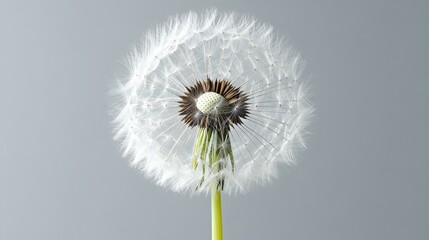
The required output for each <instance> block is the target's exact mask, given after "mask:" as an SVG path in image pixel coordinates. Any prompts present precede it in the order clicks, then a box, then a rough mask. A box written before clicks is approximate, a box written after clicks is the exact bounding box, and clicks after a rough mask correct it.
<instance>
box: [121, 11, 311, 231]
mask: <svg viewBox="0 0 429 240" xmlns="http://www.w3.org/2000/svg"><path fill="white" fill-rule="evenodd" d="M129 60H130V66H131V69H130V77H129V80H127V81H126V82H125V83H121V84H120V87H118V89H117V90H116V92H117V93H118V94H119V95H120V96H121V97H122V103H121V104H119V107H118V109H119V111H118V113H117V117H116V118H115V120H114V124H115V132H116V135H115V137H116V138H117V139H121V140H122V143H123V149H124V151H123V152H124V155H129V156H131V158H132V164H133V165H134V166H136V167H138V168H139V169H141V170H142V171H143V172H144V173H145V174H146V175H148V176H149V177H151V178H152V179H154V180H155V181H156V183H157V184H159V185H162V186H165V187H168V188H170V189H172V190H174V191H189V192H192V193H201V192H210V191H212V196H213V198H212V199H213V201H214V202H219V206H220V191H224V192H228V193H230V192H245V191H248V190H249V189H250V188H251V187H252V186H255V185H262V184H265V183H267V182H269V181H270V180H271V179H272V178H273V177H276V175H277V170H276V169H277V165H278V163H286V164H290V163H292V162H293V153H294V150H295V149H296V147H299V146H304V141H303V139H302V135H303V131H304V128H305V127H306V125H307V124H308V119H309V116H310V115H311V113H312V111H313V108H312V107H311V105H310V104H309V102H308V101H307V100H306V98H305V90H306V89H305V86H304V85H303V84H302V81H301V80H300V75H301V72H302V70H303V63H302V61H301V59H300V57H299V54H298V53H296V52H295V51H294V50H292V49H291V48H290V47H287V46H285V44H284V42H283V41H282V40H281V38H278V37H276V36H275V35H274V34H273V30H272V27H271V26H269V25H266V24H262V23H260V22H259V21H257V20H255V19H253V18H251V17H248V16H238V15H236V14H232V13H231V14H218V13H217V12H216V11H206V12H204V13H202V14H197V13H194V12H190V13H188V14H184V15H181V16H177V17H175V18H171V19H170V20H169V21H168V22H167V23H165V24H164V25H163V26H162V27H159V28H157V29H156V30H154V31H150V32H148V33H147V34H146V36H145V40H144V42H143V44H142V47H141V48H137V49H136V50H135V51H134V52H133V53H132V54H131V56H130V58H129ZM213 206H214V207H215V208H213V209H212V210H213V214H214V216H215V215H216V214H219V213H220V212H219V211H220V208H219V206H217V208H216V205H213ZM216 216H218V215H216ZM216 221H220V219H219V218H217V219H214V222H216ZM217 223H219V222H217ZM214 226H215V225H214ZM221 235H222V234H221V233H220V236H221ZM216 236H219V233H218V234H217V235H216ZM213 239H215V238H213ZM216 239H221V238H216Z"/></svg>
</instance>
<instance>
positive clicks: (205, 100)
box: [197, 92, 226, 114]
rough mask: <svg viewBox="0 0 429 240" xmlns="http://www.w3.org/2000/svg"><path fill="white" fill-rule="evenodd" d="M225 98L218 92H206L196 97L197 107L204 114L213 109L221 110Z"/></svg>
mask: <svg viewBox="0 0 429 240" xmlns="http://www.w3.org/2000/svg"><path fill="white" fill-rule="evenodd" d="M225 102H226V100H225V98H224V97H223V96H222V95H220V94H219V93H215V92H206V93H204V94H202V95H201V96H199V97H198V99H197V108H198V110H200V111H201V112H203V113H204V114H210V113H211V112H213V111H221V110H222V108H223V107H224V104H225Z"/></svg>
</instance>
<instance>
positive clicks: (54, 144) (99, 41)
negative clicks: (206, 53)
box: [0, 0, 429, 240]
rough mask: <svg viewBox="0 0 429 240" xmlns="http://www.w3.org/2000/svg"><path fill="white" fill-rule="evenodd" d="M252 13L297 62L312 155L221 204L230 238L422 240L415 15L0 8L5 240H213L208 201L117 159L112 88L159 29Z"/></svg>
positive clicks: (421, 38)
mask: <svg viewBox="0 0 429 240" xmlns="http://www.w3.org/2000/svg"><path fill="white" fill-rule="evenodd" d="M207 7H217V8H219V9H220V10H237V11H239V12H244V13H251V14H252V15H254V16H256V17H258V18H260V19H261V20H262V21H264V22H268V23H271V24H272V25H274V27H275V28H276V29H277V30H278V31H279V32H280V33H282V34H284V35H286V36H288V37H289V38H290V40H291V42H292V43H293V44H294V46H295V47H296V48H297V49H298V50H299V51H300V52H301V53H302V55H303V57H304V58H305V59H306V60H307V68H306V74H307V75H310V74H311V75H312V86H313V87H312V91H313V96H312V101H313V102H314V104H315V106H316V108H317V112H316V115H317V116H316V117H315V118H314V120H313V124H312V125H311V127H310V130H311V132H312V135H311V136H310V137H309V139H308V140H309V141H308V150H307V151H303V152H301V153H300V154H299V157H298V158H299V164H298V165H297V166H296V167H292V168H287V167H284V168H283V169H282V174H281V176H280V177H279V179H278V180H277V181H275V182H273V184H272V185H271V186H269V187H266V188H258V189H256V190H254V191H252V192H251V193H250V194H248V195H245V196H241V195H240V196H231V197H224V202H223V203H224V236H225V239H246V240H251V239H341V240H342V239H359V240H360V239H429V206H428V203H429V141H428V137H429V127H428V125H427V124H428V122H429V107H428V106H427V105H428V103H429V94H428V91H429V83H428V76H429V64H428V61H429V47H428V43H429V33H428V32H429V31H428V23H429V6H428V2H427V1H426V2H424V1H420V2H418V1H365V2H363V1H355V2H345V1H324V2H323V3H322V2H321V1H305V0H301V1H296V2H288V1H207V2H203V1H200V0H195V1H180V2H179V1H171V2H165V1H161V0H157V1H142V0H139V1H117V2H113V1H51V2H48V1H28V2H19V1H8V2H6V1H2V2H1V4H0V34H1V35H0V36H1V37H0V68H1V71H0V74H1V75H0V79H1V85H0V109H1V118H0V129H1V133H0V194H1V195H0V239H1V240H14V239H20V240H21V239H41V240H51V239H52V240H57V239H91V240H93V239H100V240H109V239H187V240H188V239H210V199H209V198H207V197H193V198H190V197H188V196H186V195H181V194H176V193H172V192H168V191H166V190H164V189H162V188H159V187H157V186H155V185H154V184H153V183H152V182H151V181H149V180H147V179H146V178H145V177H143V176H142V175H141V174H139V173H138V172H137V171H136V170H134V169H132V168H130V167H129V166H128V163H127V160H125V159H122V158H121V155H120V152H119V147H118V143H116V142H114V141H113V140H112V134H111V126H110V123H109V121H110V120H111V117H110V116H109V115H108V109H109V101H108V99H107V97H106V96H107V92H108V91H109V89H110V87H111V85H112V83H113V79H114V78H115V77H122V76H125V74H126V68H125V67H124V66H123V65H122V64H121V62H122V61H123V60H124V59H125V57H126V55H127V54H128V52H129V50H130V49H131V48H132V46H133V45H134V44H136V43H138V42H139V39H140V37H141V35H142V34H143V33H144V32H145V31H146V30H147V29H149V28H152V27H153V26H155V24H157V23H162V22H163V21H164V20H165V19H166V18H167V16H170V15H173V14H176V13H182V12H184V11H187V10H190V9H193V10H200V9H204V8H207Z"/></svg>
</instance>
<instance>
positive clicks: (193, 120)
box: [178, 78, 249, 130]
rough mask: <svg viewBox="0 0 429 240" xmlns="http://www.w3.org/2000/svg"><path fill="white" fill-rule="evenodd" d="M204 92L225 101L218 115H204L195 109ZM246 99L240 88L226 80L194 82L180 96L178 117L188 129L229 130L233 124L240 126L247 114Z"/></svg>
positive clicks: (208, 79)
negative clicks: (214, 94) (211, 93)
mask: <svg viewBox="0 0 429 240" xmlns="http://www.w3.org/2000/svg"><path fill="white" fill-rule="evenodd" d="M206 92H215V93H218V94H220V95H222V96H223V97H224V98H225V100H226V101H227V103H226V105H225V107H224V108H223V109H222V111H221V112H220V113H210V114H204V113H203V112H201V111H200V110H198V108H197V99H198V97H199V96H201V95H202V94H204V93H206ZM247 101H248V97H247V95H246V94H245V93H243V92H242V91H241V90H240V88H237V87H234V86H233V85H232V84H231V82H230V81H227V80H214V81H212V80H210V78H207V80H205V81H198V80H197V81H196V82H195V84H194V85H193V86H191V87H186V92H185V93H184V94H183V95H181V96H180V100H179V101H178V103H179V108H180V109H179V115H180V116H182V121H183V122H184V123H185V124H187V125H189V126H190V127H195V126H197V125H198V126H200V127H202V128H209V129H212V130H222V129H229V128H230V127H231V126H232V125H234V124H242V123H243V122H242V120H243V119H246V117H247V116H248V114H249V108H248V105H249V104H248V103H247Z"/></svg>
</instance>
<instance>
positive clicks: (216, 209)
mask: <svg viewBox="0 0 429 240" xmlns="http://www.w3.org/2000/svg"><path fill="white" fill-rule="evenodd" d="M222 239H223V237H222V197H221V194H220V191H219V189H218V186H217V182H214V183H213V184H212V240H222Z"/></svg>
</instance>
